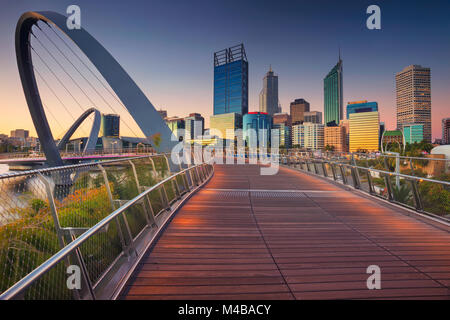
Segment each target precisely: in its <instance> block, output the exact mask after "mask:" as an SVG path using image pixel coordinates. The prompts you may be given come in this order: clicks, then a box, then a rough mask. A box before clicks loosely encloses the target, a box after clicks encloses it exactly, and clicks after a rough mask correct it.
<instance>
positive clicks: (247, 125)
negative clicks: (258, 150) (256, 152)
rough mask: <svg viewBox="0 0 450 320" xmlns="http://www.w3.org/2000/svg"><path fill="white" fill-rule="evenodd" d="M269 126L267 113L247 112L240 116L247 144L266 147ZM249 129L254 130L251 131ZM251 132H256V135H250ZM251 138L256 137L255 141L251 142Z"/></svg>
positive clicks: (268, 137)
mask: <svg viewBox="0 0 450 320" xmlns="http://www.w3.org/2000/svg"><path fill="white" fill-rule="evenodd" d="M271 127H272V125H271V120H270V116H269V114H268V113H266V112H249V113H247V114H245V115H244V117H243V118H242V129H243V131H244V139H245V142H246V144H247V146H252V147H257V146H258V147H267V146H268V145H269V144H268V142H269V141H270V140H269V139H270V129H271ZM250 130H254V131H253V133H251V131H250ZM263 130H265V131H263ZM253 134H256V137H255V136H252V135H253ZM251 139H256V141H254V142H253V141H252V140H251ZM250 143H251V144H250Z"/></svg>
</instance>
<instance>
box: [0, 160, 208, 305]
mask: <svg viewBox="0 0 450 320" xmlns="http://www.w3.org/2000/svg"><path fill="white" fill-rule="evenodd" d="M122 161H123V160H122ZM204 164H206V163H201V164H197V165H194V166H190V167H188V168H186V169H183V170H181V171H178V172H177V173H175V174H173V175H171V176H170V177H168V178H166V179H164V180H162V181H160V182H158V183H157V184H155V185H154V186H152V187H150V188H149V189H147V190H145V191H144V192H142V193H140V194H139V195H137V196H136V197H134V198H133V199H131V200H129V201H127V202H126V203H125V204H123V205H122V206H121V207H119V208H118V209H116V210H114V211H113V212H112V213H111V214H109V215H108V216H106V217H105V218H103V219H102V220H100V221H99V222H98V223H96V224H95V225H94V226H93V227H91V228H90V229H88V230H87V231H85V232H84V233H83V234H81V235H80V236H79V237H78V238H76V239H75V240H73V241H72V242H70V243H69V244H68V245H67V246H65V247H64V248H62V249H61V250H60V251H58V252H57V253H56V254H54V255H53V256H52V257H50V258H49V259H47V260H46V261H45V262H44V263H42V264H41V265H40V266H39V267H37V268H36V269H34V270H33V271H31V272H30V273H29V274H28V275H26V276H25V277H23V278H22V279H21V280H19V281H18V282H16V283H15V284H14V285H13V286H11V287H10V288H9V289H7V290H6V291H4V292H3V293H2V294H1V295H0V300H9V299H12V298H14V297H15V296H17V295H18V294H20V293H21V292H22V291H23V290H25V289H26V288H27V287H29V286H30V285H31V284H32V283H33V282H35V281H36V280H38V279H39V278H41V277H42V276H43V275H44V274H46V273H47V272H48V271H50V270H51V269H52V268H53V267H54V266H55V265H56V264H58V263H59V262H61V261H62V260H63V259H64V258H65V257H67V256H68V255H69V254H71V253H72V252H73V251H74V250H76V249H77V248H79V247H80V246H81V245H82V244H83V243H84V242H85V241H87V240H88V239H89V238H91V237H92V236H93V235H95V234H96V233H97V232H99V231H100V230H102V229H103V228H104V227H105V226H106V225H108V224H109V223H110V222H112V220H113V219H115V218H116V217H118V216H119V215H120V214H122V213H123V212H124V211H125V210H127V209H129V208H130V207H131V206H133V205H134V204H136V202H138V201H140V200H141V199H143V198H144V197H145V196H147V195H148V194H149V193H151V192H152V191H155V190H156V189H158V188H160V187H162V186H163V185H164V184H165V183H167V182H170V181H171V180H172V179H174V178H175V177H177V176H178V175H180V174H183V173H185V172H187V171H189V170H192V169H194V168H197V167H200V166H202V165H204Z"/></svg>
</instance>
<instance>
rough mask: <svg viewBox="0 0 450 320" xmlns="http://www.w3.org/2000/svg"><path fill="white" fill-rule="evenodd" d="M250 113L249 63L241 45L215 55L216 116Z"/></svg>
mask: <svg viewBox="0 0 450 320" xmlns="http://www.w3.org/2000/svg"><path fill="white" fill-rule="evenodd" d="M232 112H234V113H239V114H240V115H241V116H243V115H244V114H246V113H248V61H247V56H246V54H245V49H244V45H243V44H240V45H237V46H234V47H231V48H228V49H224V50H221V51H218V52H215V53H214V115H217V114H224V113H232Z"/></svg>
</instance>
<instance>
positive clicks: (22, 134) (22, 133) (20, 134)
mask: <svg viewBox="0 0 450 320" xmlns="http://www.w3.org/2000/svg"><path fill="white" fill-rule="evenodd" d="M29 134H30V131H28V130H24V129H16V130H12V131H11V138H20V139H23V140H24V141H25V139H26V138H28V136H29Z"/></svg>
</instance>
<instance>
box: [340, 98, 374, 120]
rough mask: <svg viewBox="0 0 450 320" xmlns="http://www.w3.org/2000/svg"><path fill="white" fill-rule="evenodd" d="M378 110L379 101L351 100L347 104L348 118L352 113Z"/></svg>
mask: <svg viewBox="0 0 450 320" xmlns="http://www.w3.org/2000/svg"><path fill="white" fill-rule="evenodd" d="M374 111H378V103H377V102H375V101H374V102H367V100H362V101H354V102H349V103H348V104H347V119H349V116H350V114H352V113H359V112H374Z"/></svg>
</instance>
